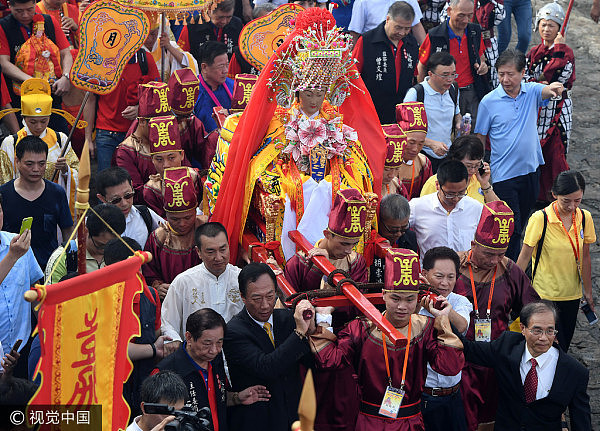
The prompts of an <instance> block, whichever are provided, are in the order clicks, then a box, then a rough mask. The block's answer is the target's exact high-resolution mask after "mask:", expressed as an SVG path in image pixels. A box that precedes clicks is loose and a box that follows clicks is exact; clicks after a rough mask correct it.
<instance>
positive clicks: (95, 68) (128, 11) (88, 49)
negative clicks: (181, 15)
mask: <svg viewBox="0 0 600 431" xmlns="http://www.w3.org/2000/svg"><path fill="white" fill-rule="evenodd" d="M79 22H80V25H81V26H80V48H79V53H78V54H77V58H75V61H74V62H73V67H72V68H71V74H70V77H71V83H73V85H74V86H75V87H77V88H79V89H81V90H88V91H91V92H93V93H96V94H108V93H110V92H111V91H112V90H114V88H115V87H116V85H117V83H118V82H119V79H120V77H121V74H122V73H123V69H124V68H125V66H126V65H127V63H128V62H129V60H130V59H131V58H132V57H133V56H134V55H136V52H137V51H138V49H139V48H140V47H141V46H142V44H143V43H144V41H145V40H146V37H147V36H148V32H149V29H150V23H149V21H148V17H147V16H146V14H144V12H142V11H141V10H138V9H135V8H132V7H125V6H122V5H120V4H118V3H114V2H112V1H109V0H100V1H96V2H94V3H93V4H91V5H90V6H89V7H88V8H87V9H86V10H85V12H84V13H83V15H82V16H81V18H80V19H79Z"/></svg>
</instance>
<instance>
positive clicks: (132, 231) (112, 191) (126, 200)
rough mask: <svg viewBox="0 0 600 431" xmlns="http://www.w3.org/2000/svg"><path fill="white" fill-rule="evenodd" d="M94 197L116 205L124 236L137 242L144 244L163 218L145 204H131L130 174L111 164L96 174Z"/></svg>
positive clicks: (133, 194)
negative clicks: (123, 223) (122, 218)
mask: <svg viewBox="0 0 600 431" xmlns="http://www.w3.org/2000/svg"><path fill="white" fill-rule="evenodd" d="M96 191H97V193H96V197H97V198H98V199H99V200H100V201H101V202H104V203H108V204H113V205H116V206H117V207H118V208H119V209H120V210H121V212H122V213H123V215H124V216H125V232H124V233H123V235H124V236H127V237H129V238H133V239H135V240H136V241H137V243H138V244H146V240H147V239H148V235H150V234H151V233H152V232H153V231H154V229H156V228H157V227H158V226H159V225H160V224H161V223H164V219H163V218H162V217H160V216H159V215H158V214H156V213H155V212H154V211H152V210H151V209H150V208H148V207H146V206H145V205H133V198H134V196H135V192H134V190H133V185H132V182H131V175H129V172H127V171H126V170H125V169H123V168H121V167H118V166H113V167H110V168H108V169H104V170H103V171H100V172H99V173H98V175H97V176H96Z"/></svg>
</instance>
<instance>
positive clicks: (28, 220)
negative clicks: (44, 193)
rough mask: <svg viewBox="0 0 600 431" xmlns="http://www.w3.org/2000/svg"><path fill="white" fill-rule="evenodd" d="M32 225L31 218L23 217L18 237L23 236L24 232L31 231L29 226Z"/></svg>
mask: <svg viewBox="0 0 600 431" xmlns="http://www.w3.org/2000/svg"><path fill="white" fill-rule="evenodd" d="M32 224H33V217H25V218H24V219H23V221H22V222H21V229H20V230H19V235H23V232H25V230H27V229H29V230H31V225H32Z"/></svg>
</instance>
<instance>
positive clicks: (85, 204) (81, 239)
mask: <svg viewBox="0 0 600 431" xmlns="http://www.w3.org/2000/svg"><path fill="white" fill-rule="evenodd" d="M90 176H91V169H90V150H89V148H88V142H87V141H85V144H84V145H83V151H82V152H81V160H79V186H78V187H77V200H76V201H75V210H76V213H77V221H79V219H81V217H85V213H86V211H87V209H88V208H89V206H90V204H89V198H90ZM86 239H87V229H86V227H85V222H82V223H81V224H80V225H79V229H78V230H77V272H78V273H79V275H82V274H85V273H86V267H85V263H86V261H85V256H86V244H85V243H86Z"/></svg>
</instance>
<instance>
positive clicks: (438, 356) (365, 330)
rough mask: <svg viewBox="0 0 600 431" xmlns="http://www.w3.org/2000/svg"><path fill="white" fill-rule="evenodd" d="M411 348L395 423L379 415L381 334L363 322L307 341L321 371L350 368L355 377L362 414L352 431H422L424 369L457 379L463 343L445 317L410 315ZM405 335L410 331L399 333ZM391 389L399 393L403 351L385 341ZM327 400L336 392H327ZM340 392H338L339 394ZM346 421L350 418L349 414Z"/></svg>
mask: <svg viewBox="0 0 600 431" xmlns="http://www.w3.org/2000/svg"><path fill="white" fill-rule="evenodd" d="M411 322H412V329H411V344H410V350H409V356H408V364H407V368H406V381H405V391H406V394H405V396H404V399H403V401H402V405H401V408H400V412H399V413H398V417H399V418H398V419H391V418H386V417H383V416H380V415H379V414H378V410H379V407H380V405H381V403H382V401H383V399H384V394H385V391H386V388H387V386H388V375H387V371H386V364H385V358H384V352H383V347H382V336H381V331H380V330H379V329H378V328H377V327H375V325H373V323H371V322H370V321H368V320H366V319H357V320H353V321H352V322H350V323H349V324H348V326H347V327H346V328H344V329H343V330H341V331H340V332H339V334H338V335H337V339H336V337H335V336H334V335H333V334H332V333H331V332H329V331H323V332H322V333H320V334H315V335H312V336H311V340H312V341H313V343H314V348H315V350H316V353H315V363H316V364H317V368H321V369H330V370H331V369H340V368H344V367H346V366H348V364H351V365H352V366H353V367H354V369H355V370H356V372H357V374H358V385H359V387H360V392H361V398H362V399H361V402H360V414H359V415H358V420H357V422H356V427H355V430H356V431H367V430H368V431H382V430H385V431H423V430H424V429H425V426H424V425H423V418H422V416H421V413H420V402H421V393H422V391H423V387H424V386H425V379H426V377H427V363H428V362H429V363H430V364H431V367H432V368H433V369H434V370H435V371H437V372H439V373H441V374H444V375H455V374H457V373H458V372H459V371H460V370H461V369H462V367H463V365H464V356H463V352H462V343H461V342H460V340H459V339H458V338H457V337H456V335H454V334H453V333H452V329H451V328H450V322H449V321H448V318H447V317H446V316H442V317H441V318H437V319H435V320H434V319H432V318H430V317H426V316H420V315H416V314H413V315H411ZM398 329H399V331H400V332H401V333H402V334H404V335H405V336H406V335H407V331H408V325H407V326H405V327H404V328H398ZM386 341H387V344H386V345H387V352H388V357H389V367H390V372H391V378H392V386H393V387H395V388H400V386H401V381H402V369H403V365H404V357H405V353H406V346H404V347H400V348H396V347H394V346H392V345H391V344H390V343H389V340H387V339H386ZM328 389H329V391H330V396H333V397H335V396H339V395H340V389H338V388H337V387H330V388H328ZM343 389H344V388H342V389H341V390H343ZM346 414H347V415H352V416H353V415H354V412H351V411H348V412H346Z"/></svg>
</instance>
